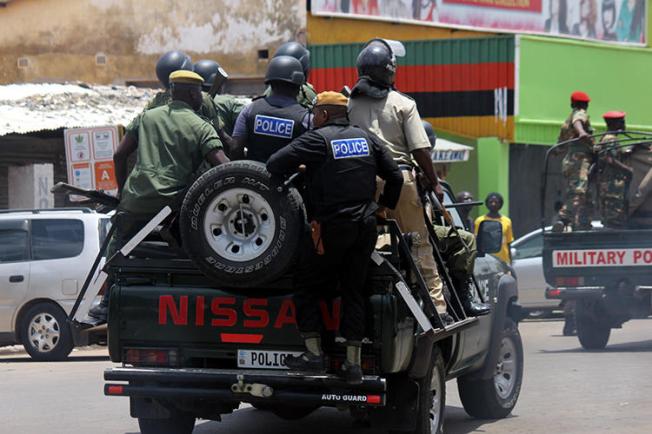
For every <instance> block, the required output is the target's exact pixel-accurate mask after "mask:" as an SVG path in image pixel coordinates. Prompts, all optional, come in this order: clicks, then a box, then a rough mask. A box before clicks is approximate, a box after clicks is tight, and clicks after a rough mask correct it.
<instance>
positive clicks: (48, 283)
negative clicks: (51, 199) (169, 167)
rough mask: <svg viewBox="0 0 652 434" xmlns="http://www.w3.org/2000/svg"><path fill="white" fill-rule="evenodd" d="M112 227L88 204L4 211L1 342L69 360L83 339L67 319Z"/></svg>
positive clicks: (0, 227) (0, 216)
mask: <svg viewBox="0 0 652 434" xmlns="http://www.w3.org/2000/svg"><path fill="white" fill-rule="evenodd" d="M109 226H110V219H109V216H107V215H106V214H100V213H96V212H95V211H92V210H90V209H87V208H60V209H48V210H8V211H0V345H13V344H19V343H20V344H23V346H24V347H25V350H26V351H27V352H28V353H29V354H30V355H31V356H32V358H34V359H36V360H63V359H65V358H66V357H67V356H68V354H70V352H71V351H72V349H73V347H74V346H75V344H76V343H77V337H76V336H74V333H73V330H72V328H71V327H70V325H69V324H68V322H67V318H66V317H67V315H68V313H69V312H70V310H71V309H72V306H73V305H74V303H75V300H76V298H77V295H78V294H79V290H80V289H81V287H82V285H83V284H84V280H85V279H86V274H87V273H88V271H89V270H90V268H91V265H92V264H93V261H94V260H95V258H96V256H97V254H98V252H99V249H100V245H101V243H102V241H103V240H104V238H105V237H106V236H107V233H108V230H109Z"/></svg>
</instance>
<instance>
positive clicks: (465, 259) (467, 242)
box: [423, 121, 491, 316]
mask: <svg viewBox="0 0 652 434" xmlns="http://www.w3.org/2000/svg"><path fill="white" fill-rule="evenodd" d="M423 128H424V129H425V130H426V135H427V136H428V141H429V142H430V149H434V148H435V145H436V143H437V134H435V130H434V129H433V128H432V124H430V122H427V121H423ZM465 193H467V194H468V195H469V196H470V193H468V192H465ZM458 196H459V195H458ZM470 200H473V197H472V196H471V199H470ZM458 210H460V211H461V209H460V208H458ZM460 214H461V212H460ZM467 217H468V214H467ZM433 227H434V229H435V235H436V236H437V242H438V243H439V245H438V248H439V249H440V251H441V254H442V257H443V258H444V260H445V261H446V267H447V268H448V272H449V273H450V276H451V279H453V281H454V283H455V289H456V291H457V295H458V296H459V298H460V302H461V303H462V308H463V309H464V312H465V313H466V314H467V315H468V316H480V315H487V314H488V313H489V312H491V308H490V307H489V305H487V304H484V303H480V302H477V301H476V300H475V290H474V288H475V283H474V282H473V271H474V270H475V258H476V257H477V256H478V248H477V244H476V242H475V236H474V235H473V233H471V232H468V231H465V230H464V229H463V228H458V229H457V230H456V231H452V230H451V228H450V227H448V226H441V225H433Z"/></svg>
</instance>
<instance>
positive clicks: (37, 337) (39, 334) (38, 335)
mask: <svg viewBox="0 0 652 434" xmlns="http://www.w3.org/2000/svg"><path fill="white" fill-rule="evenodd" d="M27 334H28V336H29V343H30V345H31V346H32V348H34V349H35V350H37V351H38V352H39V353H49V352H50V351H52V350H54V349H55V348H56V346H57V344H58V343H59V338H60V337H61V330H60V327H59V322H58V321H57V319H56V318H55V317H54V316H53V315H51V314H49V313H47V312H43V313H39V314H37V315H35V316H34V318H32V320H31V321H30V322H29V328H28V329H27Z"/></svg>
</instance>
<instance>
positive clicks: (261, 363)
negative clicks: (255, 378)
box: [238, 350, 301, 369]
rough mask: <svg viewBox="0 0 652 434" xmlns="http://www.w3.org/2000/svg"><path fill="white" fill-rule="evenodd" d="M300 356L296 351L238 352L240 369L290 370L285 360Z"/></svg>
mask: <svg viewBox="0 0 652 434" xmlns="http://www.w3.org/2000/svg"><path fill="white" fill-rule="evenodd" d="M300 354H301V352H296V351H259V350H238V368H255V369H288V367H287V366H285V358H286V357H287V356H289V355H292V356H298V355H300Z"/></svg>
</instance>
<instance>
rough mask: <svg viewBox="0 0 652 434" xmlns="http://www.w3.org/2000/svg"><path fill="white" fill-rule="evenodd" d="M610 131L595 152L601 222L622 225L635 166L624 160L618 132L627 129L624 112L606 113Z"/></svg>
mask: <svg viewBox="0 0 652 434" xmlns="http://www.w3.org/2000/svg"><path fill="white" fill-rule="evenodd" d="M602 117H603V118H604V120H605V122H606V123H607V134H605V135H604V136H602V140H600V143H599V144H597V145H595V147H594V151H595V155H596V157H597V162H598V168H599V170H598V183H597V184H598V185H597V186H598V203H599V205H600V216H601V219H602V224H603V225H604V226H605V227H608V228H622V227H625V225H626V223H627V189H628V187H629V182H630V181H631V179H632V169H631V168H630V167H628V166H626V165H625V164H624V163H623V160H624V158H626V157H625V152H626V150H625V149H623V148H621V147H619V144H620V143H619V141H618V134H619V133H621V132H622V131H624V130H625V113H623V112H618V111H611V112H607V113H605V114H604V115H603V116H602Z"/></svg>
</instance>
